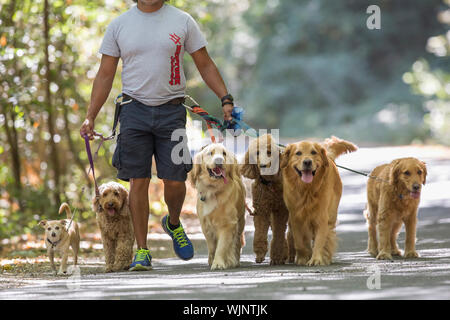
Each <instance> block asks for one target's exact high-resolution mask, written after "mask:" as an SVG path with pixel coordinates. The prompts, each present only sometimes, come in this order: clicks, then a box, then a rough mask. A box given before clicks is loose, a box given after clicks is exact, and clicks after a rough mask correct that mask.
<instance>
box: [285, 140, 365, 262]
mask: <svg viewBox="0 0 450 320" xmlns="http://www.w3.org/2000/svg"><path fill="white" fill-rule="evenodd" d="M356 149H357V148H356V146H355V145H353V144H352V143H350V142H347V141H344V140H341V139H338V138H336V137H332V138H331V139H327V140H326V141H325V143H323V144H319V143H314V142H309V141H301V142H298V143H293V144H290V145H288V146H287V148H286V150H285V152H284V153H283V154H282V158H281V165H280V166H281V168H282V175H283V198H284V201H285V203H286V206H287V208H288V210H289V230H290V233H292V241H293V242H294V247H295V252H296V257H295V263H296V264H298V265H308V266H315V265H329V264H330V263H331V261H332V257H333V254H334V251H335V249H336V230H335V228H336V220H337V212H338V205H339V201H340V198H341V195H342V182H341V179H340V176H339V172H338V170H337V168H336V165H335V164H334V160H335V159H336V158H337V157H338V156H339V155H341V154H343V153H346V152H352V151H355V150H356ZM327 151H328V154H327ZM312 241H313V242H314V246H313V247H312V246H311V242H312Z"/></svg>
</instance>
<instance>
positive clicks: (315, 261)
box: [306, 257, 329, 267]
mask: <svg viewBox="0 0 450 320" xmlns="http://www.w3.org/2000/svg"><path fill="white" fill-rule="evenodd" d="M328 264H329V263H328V261H326V260H325V259H324V258H323V257H312V258H311V259H310V260H309V261H308V262H307V263H306V265H307V266H309V267H313V266H326V265H328Z"/></svg>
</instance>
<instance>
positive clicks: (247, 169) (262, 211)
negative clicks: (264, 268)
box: [241, 135, 295, 265]
mask: <svg viewBox="0 0 450 320" xmlns="http://www.w3.org/2000/svg"><path fill="white" fill-rule="evenodd" d="M280 155H281V149H280V148H279V147H278V146H277V145H276V144H275V142H274V140H273V138H272V136H271V135H263V136H261V137H259V138H258V139H255V140H253V141H252V142H251V143H250V146H249V148H248V150H247V152H246V154H245V158H244V163H243V164H242V166H241V174H242V175H243V176H244V177H246V178H249V179H252V180H254V182H253V183H252V196H253V208H254V218H253V222H254V225H255V236H254V238H253V251H254V252H255V254H256V260H255V261H256V263H261V262H263V261H264V258H265V256H266V253H267V246H268V243H267V232H268V230H269V227H271V228H272V234H273V236H272V241H271V243H270V264H271V265H279V264H284V263H285V261H286V258H287V256H288V248H289V260H290V262H293V261H294V256H295V251H293V250H290V247H288V244H287V241H286V227H287V222H288V218H289V211H288V210H287V208H286V205H285V204H284V201H283V185H282V179H281V171H280V170H279V163H280V162H279V159H280Z"/></svg>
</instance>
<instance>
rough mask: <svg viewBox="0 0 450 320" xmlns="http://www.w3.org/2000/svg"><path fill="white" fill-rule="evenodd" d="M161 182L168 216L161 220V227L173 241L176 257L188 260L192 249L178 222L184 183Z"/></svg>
mask: <svg viewBox="0 0 450 320" xmlns="http://www.w3.org/2000/svg"><path fill="white" fill-rule="evenodd" d="M163 182H164V201H165V202H166V204H167V207H168V209H169V214H168V215H166V216H164V217H163V218H162V221H161V222H162V226H163V229H164V230H165V231H166V233H167V234H168V235H169V236H170V237H171V238H172V240H173V246H174V247H173V248H174V250H175V253H176V255H177V256H178V257H179V258H181V259H183V260H189V259H191V258H192V257H193V256H194V247H193V246H192V243H191V241H190V240H189V238H188V237H187V235H186V233H185V232H184V229H183V226H182V225H181V222H180V213H181V209H182V207H183V202H184V198H185V196H186V184H185V182H184V181H176V180H169V179H163Z"/></svg>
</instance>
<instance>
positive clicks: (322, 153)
mask: <svg viewBox="0 0 450 320" xmlns="http://www.w3.org/2000/svg"><path fill="white" fill-rule="evenodd" d="M316 147H317V148H318V149H319V150H320V157H321V158H322V163H323V166H324V167H328V166H329V163H328V156H327V150H326V149H325V148H324V147H322V146H321V145H320V144H318V143H316Z"/></svg>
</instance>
